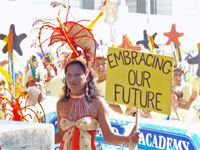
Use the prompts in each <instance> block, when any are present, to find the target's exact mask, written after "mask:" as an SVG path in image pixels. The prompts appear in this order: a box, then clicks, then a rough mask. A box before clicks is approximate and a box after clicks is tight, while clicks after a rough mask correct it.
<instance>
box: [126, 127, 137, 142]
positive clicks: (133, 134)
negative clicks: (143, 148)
mask: <svg viewBox="0 0 200 150" xmlns="http://www.w3.org/2000/svg"><path fill="white" fill-rule="evenodd" d="M139 134H140V132H138V131H136V125H135V126H134V128H133V130H132V131H131V133H130V134H129V136H128V141H127V142H128V143H129V144H130V143H134V144H138V143H139V140H140V136H139Z"/></svg>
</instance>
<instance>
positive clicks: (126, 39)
mask: <svg viewBox="0 0 200 150" xmlns="http://www.w3.org/2000/svg"><path fill="white" fill-rule="evenodd" d="M118 47H119V48H124V49H130V50H137V51H140V50H141V49H142V48H141V46H139V45H136V46H134V45H133V44H132V42H131V41H130V39H129V37H128V35H127V34H125V35H123V41H122V44H121V45H119V46H118Z"/></svg>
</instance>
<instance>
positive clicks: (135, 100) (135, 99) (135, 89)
mask: <svg viewBox="0 0 200 150" xmlns="http://www.w3.org/2000/svg"><path fill="white" fill-rule="evenodd" d="M132 90H134V91H135V94H134V95H135V97H134V106H136V102H137V91H139V92H140V100H141V90H140V89H137V88H132Z"/></svg>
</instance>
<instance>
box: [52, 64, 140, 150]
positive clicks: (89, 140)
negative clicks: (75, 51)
mask: <svg viewBox="0 0 200 150" xmlns="http://www.w3.org/2000/svg"><path fill="white" fill-rule="evenodd" d="M65 75H66V78H65V81H66V85H65V94H64V96H63V98H61V99H60V100H59V101H58V103H57V116H58V132H57V133H56V135H55V143H59V142H61V146H60V149H64V150H66V149H80V150H81V149H84V148H86V147H87V149H91V150H94V149H96V147H95V141H94V140H95V135H96V131H97V127H98V125H100V127H101V130H102V133H103V137H104V140H105V142H107V143H109V144H125V143H136V144H137V143H138V142H139V132H136V131H135V127H134V128H133V130H132V132H131V133H130V135H128V136H124V135H117V134H115V133H114V132H113V131H112V129H111V125H110V122H109V111H108V106H107V104H106V102H105V100H103V98H102V97H101V96H98V93H97V90H96V87H95V84H94V82H93V75H92V73H91V71H90V70H88V69H87V67H86V65H85V64H84V63H82V62H81V61H79V60H73V61H70V62H69V63H68V64H67V65H66V67H65Z"/></svg>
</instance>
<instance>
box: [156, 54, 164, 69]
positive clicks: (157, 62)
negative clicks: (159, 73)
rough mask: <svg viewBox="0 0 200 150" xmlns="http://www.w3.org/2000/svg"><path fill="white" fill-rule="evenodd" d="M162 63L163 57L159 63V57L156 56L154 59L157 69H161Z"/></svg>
mask: <svg viewBox="0 0 200 150" xmlns="http://www.w3.org/2000/svg"><path fill="white" fill-rule="evenodd" d="M162 64H163V59H162V63H161V64H160V60H159V58H158V57H157V59H156V64H155V68H157V67H158V68H159V70H161V69H162Z"/></svg>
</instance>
